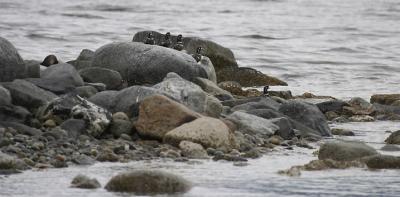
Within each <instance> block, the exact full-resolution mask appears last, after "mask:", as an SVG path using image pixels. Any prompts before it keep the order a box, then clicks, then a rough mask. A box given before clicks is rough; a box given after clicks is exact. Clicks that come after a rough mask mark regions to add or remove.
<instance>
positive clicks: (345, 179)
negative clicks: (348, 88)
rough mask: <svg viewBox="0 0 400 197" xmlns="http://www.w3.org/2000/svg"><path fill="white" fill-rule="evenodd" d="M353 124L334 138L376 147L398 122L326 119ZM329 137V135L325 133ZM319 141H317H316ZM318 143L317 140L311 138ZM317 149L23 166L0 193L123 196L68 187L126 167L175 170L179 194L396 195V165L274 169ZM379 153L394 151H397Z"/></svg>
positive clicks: (103, 177)
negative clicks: (181, 185)
mask: <svg viewBox="0 0 400 197" xmlns="http://www.w3.org/2000/svg"><path fill="white" fill-rule="evenodd" d="M332 126H333V127H336V128H346V129H351V130H354V132H355V133H356V136H355V137H340V139H346V140H356V141H365V142H367V143H368V144H369V145H371V146H373V147H374V148H377V149H380V148H381V147H382V146H383V145H384V144H383V143H382V142H383V140H384V139H385V138H386V137H387V136H388V135H389V133H387V132H385V131H387V130H395V129H398V128H400V122H395V123H394V122H375V123H346V124H335V125H332ZM327 140H333V139H327ZM318 143H322V142H318ZM312 146H314V147H318V144H312ZM315 150H317V149H312V150H310V149H304V148H298V147H295V148H294V150H284V149H282V150H277V151H274V152H271V153H267V154H266V155H265V156H263V157H262V158H260V159H255V160H250V161H249V165H248V166H243V167H238V166H234V165H233V164H232V163H231V162H213V161H207V160H198V161H194V162H190V163H179V162H172V161H170V160H154V161H140V162H130V163H125V164H121V163H118V164H115V163H98V164H96V165H94V166H90V167H76V166H75V167H69V168H65V169H49V170H44V171H27V172H24V173H22V174H18V175H12V176H9V177H0V186H1V190H0V196H7V195H11V194H12V195H13V196H30V197H34V196H38V197H39V196H41V197H43V196H75V197H81V196H82V197H85V196H104V197H106V196H129V195H127V194H118V193H109V192H107V191H106V190H104V189H96V190H82V189H74V188H69V185H70V182H71V180H72V179H73V177H74V176H76V175H78V174H85V175H88V176H90V177H95V178H97V179H98V180H99V182H100V183H101V184H102V185H103V186H104V185H105V184H106V183H107V181H108V180H109V179H110V177H112V176H113V175H116V174H118V173H119V172H124V171H127V170H138V169H158V170H160V169H161V170H165V171H168V172H172V173H174V174H178V175H181V176H183V177H185V178H186V179H188V180H189V181H191V182H192V183H193V184H194V188H193V189H192V190H190V192H189V193H187V194H185V195H184V196H271V197H273V196H393V197H394V196H398V194H400V187H398V181H399V176H400V171H399V170H374V171H372V170H367V169H361V168H351V169H346V170H325V171H313V172H302V175H301V176H300V177H286V176H282V175H279V174H277V171H279V170H285V169H288V168H290V167H291V166H293V165H302V164H305V163H308V162H309V161H311V160H313V159H317V157H316V156H314V155H313V154H312V153H313V152H314V151H315ZM381 152H382V153H383V154H390V155H397V156H400V152H385V151H381Z"/></svg>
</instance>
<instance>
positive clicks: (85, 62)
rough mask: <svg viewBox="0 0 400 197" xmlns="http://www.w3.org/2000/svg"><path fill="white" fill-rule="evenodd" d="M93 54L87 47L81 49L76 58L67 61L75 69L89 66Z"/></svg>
mask: <svg viewBox="0 0 400 197" xmlns="http://www.w3.org/2000/svg"><path fill="white" fill-rule="evenodd" d="M93 56H94V52H93V51H91V50H89V49H83V50H82V51H81V53H80V54H79V56H78V58H77V59H76V60H73V61H69V62H67V63H68V64H71V65H73V66H74V67H75V68H76V69H77V70H81V69H84V68H89V67H90V66H91V64H92V60H93Z"/></svg>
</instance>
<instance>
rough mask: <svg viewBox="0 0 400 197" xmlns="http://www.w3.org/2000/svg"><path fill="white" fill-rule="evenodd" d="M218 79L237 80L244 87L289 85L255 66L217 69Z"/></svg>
mask: <svg viewBox="0 0 400 197" xmlns="http://www.w3.org/2000/svg"><path fill="white" fill-rule="evenodd" d="M216 72H217V79H218V81H236V82H238V83H239V84H240V85H242V86H244V87H253V86H266V85H270V86H272V85H282V86H287V83H286V82H284V81H282V80H280V79H278V78H276V77H272V76H269V75H266V74H264V73H262V72H260V71H257V70H255V69H253V68H247V67H239V68H224V69H221V70H218V69H216Z"/></svg>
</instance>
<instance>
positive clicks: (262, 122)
mask: <svg viewBox="0 0 400 197" xmlns="http://www.w3.org/2000/svg"><path fill="white" fill-rule="evenodd" d="M227 119H228V120H231V121H232V122H234V123H236V125H237V126H238V129H239V131H241V132H243V133H247V134H250V135H261V136H266V137H268V136H271V135H273V134H274V133H275V132H276V131H278V130H279V127H278V126H276V125H275V124H273V123H272V122H271V121H270V120H267V119H264V118H260V117H258V116H255V115H251V114H248V113H244V112H241V111H236V112H234V113H233V114H231V115H229V116H228V117H227Z"/></svg>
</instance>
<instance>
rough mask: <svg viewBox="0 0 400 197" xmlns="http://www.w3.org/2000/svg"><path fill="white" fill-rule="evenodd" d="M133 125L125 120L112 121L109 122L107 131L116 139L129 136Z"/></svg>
mask: <svg viewBox="0 0 400 197" xmlns="http://www.w3.org/2000/svg"><path fill="white" fill-rule="evenodd" d="M132 128H133V125H132V123H131V122H130V121H127V120H118V119H117V120H113V121H112V122H111V125H110V127H109V128H108V130H109V131H110V133H111V134H113V136H114V137H116V138H118V137H120V136H121V135H122V134H127V135H131V134H132Z"/></svg>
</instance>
